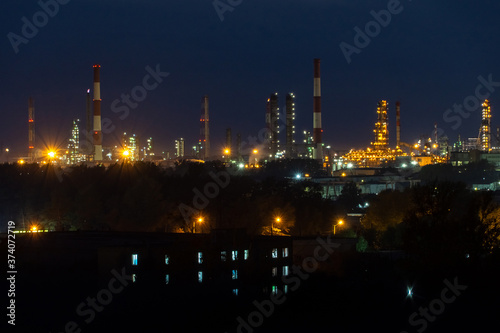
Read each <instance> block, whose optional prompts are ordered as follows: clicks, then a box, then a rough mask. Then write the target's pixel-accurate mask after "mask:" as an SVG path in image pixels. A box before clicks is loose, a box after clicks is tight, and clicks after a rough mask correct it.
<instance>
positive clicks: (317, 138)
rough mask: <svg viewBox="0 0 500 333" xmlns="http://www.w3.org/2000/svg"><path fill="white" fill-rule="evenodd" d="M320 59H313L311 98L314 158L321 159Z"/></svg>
mask: <svg viewBox="0 0 500 333" xmlns="http://www.w3.org/2000/svg"><path fill="white" fill-rule="evenodd" d="M320 61H321V60H320V59H314V99H313V142H314V144H315V149H314V158H315V159H323V154H322V143H323V140H322V138H321V136H322V132H323V130H322V128H321V75H320Z"/></svg>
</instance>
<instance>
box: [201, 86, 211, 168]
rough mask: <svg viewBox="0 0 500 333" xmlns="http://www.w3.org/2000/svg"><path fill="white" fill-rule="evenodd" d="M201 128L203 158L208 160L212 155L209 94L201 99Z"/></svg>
mask: <svg viewBox="0 0 500 333" xmlns="http://www.w3.org/2000/svg"><path fill="white" fill-rule="evenodd" d="M200 122H201V124H200V125H201V128H200V134H201V135H200V143H201V148H202V149H203V159H204V160H208V159H209V156H210V127H209V125H210V118H209V115H208V95H205V96H203V97H202V99H201V117H200Z"/></svg>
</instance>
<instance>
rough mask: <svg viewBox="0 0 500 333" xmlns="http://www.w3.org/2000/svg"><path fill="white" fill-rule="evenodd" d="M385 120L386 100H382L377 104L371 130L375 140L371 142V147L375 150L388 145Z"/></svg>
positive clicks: (387, 131)
mask: <svg viewBox="0 0 500 333" xmlns="http://www.w3.org/2000/svg"><path fill="white" fill-rule="evenodd" d="M387 122H388V121H387V101H385V100H382V101H380V102H378V105H377V122H376V123H375V129H374V130H373V132H374V133H375V142H372V147H373V149H375V150H385V149H387V148H388V147H389V130H388V128H387V127H388V126H387V125H388V124H387Z"/></svg>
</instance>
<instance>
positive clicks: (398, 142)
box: [396, 101, 401, 148]
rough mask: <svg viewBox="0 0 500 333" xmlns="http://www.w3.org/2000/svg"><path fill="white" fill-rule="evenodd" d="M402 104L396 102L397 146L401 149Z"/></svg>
mask: <svg viewBox="0 0 500 333" xmlns="http://www.w3.org/2000/svg"><path fill="white" fill-rule="evenodd" d="M400 119H401V103H399V101H397V102H396V146H397V147H398V148H400V147H401V146H400V145H401V123H400Z"/></svg>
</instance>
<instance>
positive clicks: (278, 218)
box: [271, 216, 281, 236]
mask: <svg viewBox="0 0 500 333" xmlns="http://www.w3.org/2000/svg"><path fill="white" fill-rule="evenodd" d="M275 220H276V223H280V222H281V217H279V216H278V217H277V218H275V219H274V220H271V236H272V235H273V229H274V221H275Z"/></svg>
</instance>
